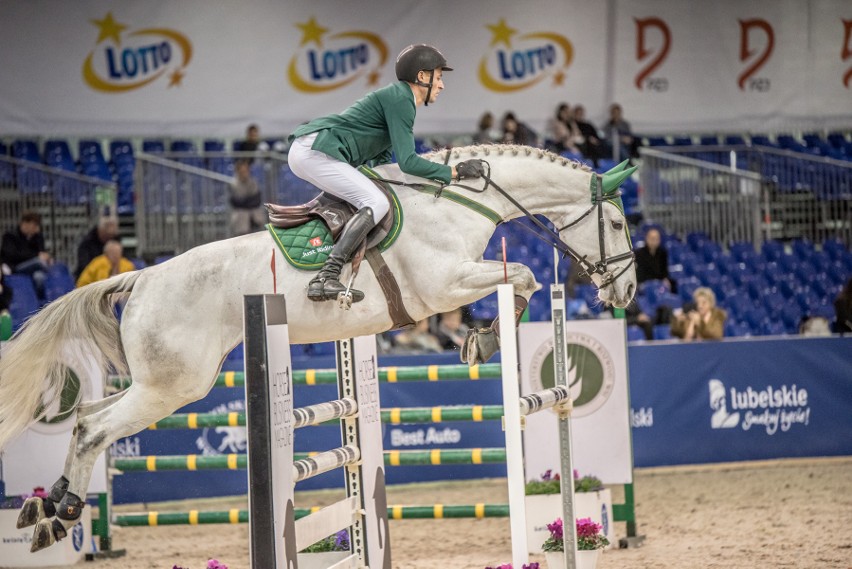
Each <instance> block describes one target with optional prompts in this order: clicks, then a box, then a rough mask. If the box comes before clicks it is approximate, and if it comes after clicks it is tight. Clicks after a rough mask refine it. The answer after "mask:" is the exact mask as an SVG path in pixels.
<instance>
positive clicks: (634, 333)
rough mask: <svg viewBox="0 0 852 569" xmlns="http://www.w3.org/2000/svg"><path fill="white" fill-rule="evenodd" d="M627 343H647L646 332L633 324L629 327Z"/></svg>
mask: <svg viewBox="0 0 852 569" xmlns="http://www.w3.org/2000/svg"><path fill="white" fill-rule="evenodd" d="M627 341H628V342H644V341H645V332H644V331H643V330H642V328H640V327H639V326H637V325H636V324H631V325H630V326H628V327H627Z"/></svg>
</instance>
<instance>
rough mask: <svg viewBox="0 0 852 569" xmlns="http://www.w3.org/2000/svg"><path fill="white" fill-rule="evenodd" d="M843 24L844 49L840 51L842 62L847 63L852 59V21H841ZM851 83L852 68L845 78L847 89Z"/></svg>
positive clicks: (844, 83)
mask: <svg viewBox="0 0 852 569" xmlns="http://www.w3.org/2000/svg"><path fill="white" fill-rule="evenodd" d="M841 22H843V26H844V28H845V33H844V35H843V49H841V50H840V60H841V61H846V60H847V59H849V58H850V57H852V20H841ZM850 82H852V67H850V68H849V70H848V71H846V74H845V75H844V76H843V85H844V86H845V87H846V88H847V89H848V88H849V83H850Z"/></svg>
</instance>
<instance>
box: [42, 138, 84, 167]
mask: <svg viewBox="0 0 852 569" xmlns="http://www.w3.org/2000/svg"><path fill="white" fill-rule="evenodd" d="M44 163H45V164H46V165H47V166H51V167H53V168H59V169H61V170H65V171H66V172H76V171H77V164H76V162H74V158H73V157H72V156H71V149H70V148H69V147H68V142H66V141H65V140H55V139H54V140H47V141H45V143H44Z"/></svg>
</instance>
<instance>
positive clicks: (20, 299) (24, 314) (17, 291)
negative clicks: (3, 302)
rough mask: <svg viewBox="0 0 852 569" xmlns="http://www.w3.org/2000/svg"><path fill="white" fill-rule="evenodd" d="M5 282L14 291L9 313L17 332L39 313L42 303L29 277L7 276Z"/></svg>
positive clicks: (4, 278)
mask: <svg viewBox="0 0 852 569" xmlns="http://www.w3.org/2000/svg"><path fill="white" fill-rule="evenodd" d="M3 282H4V284H5V285H6V286H8V287H9V288H10V289H12V303H11V304H10V305H9V313H10V314H11V315H12V327H13V328H14V329H15V330H17V329H18V328H20V326H21V324H23V323H24V321H25V320H26V319H27V318H28V317H29V316H30V315H31V314H33V313H34V312H36V311H38V309H39V307H40V306H41V303H40V302H39V300H38V296H36V291H35V286H34V285H33V281H32V279H31V278H30V277H29V276H27V275H14V274H13V275H6V276H5V277H3Z"/></svg>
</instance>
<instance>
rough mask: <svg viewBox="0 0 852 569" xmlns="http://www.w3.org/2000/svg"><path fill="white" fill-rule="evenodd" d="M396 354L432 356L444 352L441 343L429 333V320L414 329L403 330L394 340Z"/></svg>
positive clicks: (424, 320)
mask: <svg viewBox="0 0 852 569" xmlns="http://www.w3.org/2000/svg"><path fill="white" fill-rule="evenodd" d="M393 341H394V346H395V347H394V352H396V353H406V354H431V353H438V352H442V351H443V349H442V348H441V342H439V341H438V338H437V337H436V336H435V335H434V334H432V333H431V332H429V319H428V318H424V319H423V320H420V321H418V322H417V324H416V325H415V326H414V328H411V329H409V330H403V331H402V332H400V333H399V334H397V335H396V336H394V338H393Z"/></svg>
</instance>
